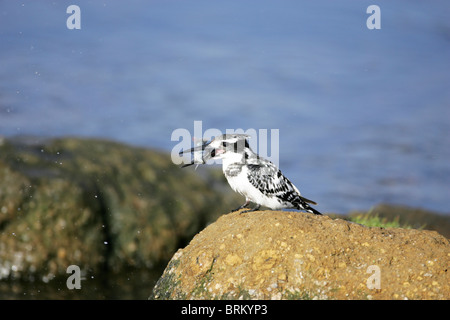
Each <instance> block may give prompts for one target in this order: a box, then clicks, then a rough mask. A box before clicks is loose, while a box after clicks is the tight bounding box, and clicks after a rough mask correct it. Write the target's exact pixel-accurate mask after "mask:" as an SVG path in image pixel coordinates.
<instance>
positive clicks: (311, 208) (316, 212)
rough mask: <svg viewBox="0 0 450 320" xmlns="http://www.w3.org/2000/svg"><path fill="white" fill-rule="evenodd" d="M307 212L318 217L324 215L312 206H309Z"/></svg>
mask: <svg viewBox="0 0 450 320" xmlns="http://www.w3.org/2000/svg"><path fill="white" fill-rule="evenodd" d="M305 210H306V211H308V212H310V213H314V214H317V215H322V214H321V213H320V212H319V211H317V210H316V209H314V208H313V207H310V206H307V207H306V208H305Z"/></svg>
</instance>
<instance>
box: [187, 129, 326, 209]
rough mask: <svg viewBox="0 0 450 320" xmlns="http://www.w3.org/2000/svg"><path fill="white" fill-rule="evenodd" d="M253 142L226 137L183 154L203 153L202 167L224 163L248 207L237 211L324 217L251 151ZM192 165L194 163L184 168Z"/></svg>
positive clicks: (246, 139) (234, 135)
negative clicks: (212, 162) (291, 212)
mask: <svg viewBox="0 0 450 320" xmlns="http://www.w3.org/2000/svg"><path fill="white" fill-rule="evenodd" d="M249 138H250V136H248V135H245V134H223V135H220V136H217V137H215V138H214V139H212V140H211V141H210V142H207V143H205V144H203V145H202V146H198V147H195V148H192V149H189V150H185V151H182V152H180V154H183V153H186V152H194V154H195V153H198V152H203V156H202V159H201V161H200V163H206V161H208V160H209V159H217V158H219V159H222V169H223V173H224V175H225V177H226V179H227V181H228V183H229V184H230V186H231V188H232V189H233V190H234V191H236V192H238V193H240V194H241V195H243V196H244V197H245V203H244V204H243V205H242V206H240V207H239V208H237V209H236V210H240V209H243V208H246V207H247V206H248V205H249V203H250V202H253V203H255V204H256V207H254V208H252V209H250V210H246V211H243V212H249V211H255V210H259V208H260V207H261V206H265V207H268V208H270V209H274V210H277V209H298V210H305V211H307V212H311V213H314V214H321V213H320V212H319V211H317V210H316V209H314V208H312V207H311V206H310V205H311V204H313V205H316V204H317V203H315V202H314V201H312V200H309V199H307V198H304V197H302V196H301V194H300V191H299V190H298V189H297V188H296V187H295V186H294V184H293V183H292V182H291V181H290V180H289V179H288V178H286V177H285V176H284V175H283V174H282V173H281V171H280V169H278V168H277V167H276V166H275V164H273V163H272V162H271V161H269V160H266V159H264V158H262V157H260V156H259V155H257V154H256V153H254V152H253V151H252V150H251V149H250V146H249V143H248V139H249ZM197 159H198V157H197ZM197 163H198V162H197ZM191 164H194V161H192V162H191V163H189V164H186V165H184V166H183V167H186V166H189V165H191ZM236 210H233V211H236ZM243 212H241V213H243Z"/></svg>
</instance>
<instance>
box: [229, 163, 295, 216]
mask: <svg viewBox="0 0 450 320" xmlns="http://www.w3.org/2000/svg"><path fill="white" fill-rule="evenodd" d="M223 164H224V166H223V168H224V171H225V168H226V162H224V163H223ZM247 173H248V169H247V167H246V166H243V167H242V170H241V172H240V173H239V174H237V175H235V176H227V175H225V177H226V178H227V180H228V183H229V184H230V186H231V188H232V189H233V190H234V191H236V192H238V193H240V194H242V195H243V196H244V197H245V198H246V199H247V200H250V201H251V202H253V203H256V204H260V205H262V206H265V207H268V208H271V209H275V210H276V209H282V208H288V207H289V205H290V204H287V203H280V201H279V200H278V199H277V198H276V197H271V196H267V195H265V194H263V193H262V192H261V191H260V190H259V189H257V188H256V187H254V186H253V185H252V184H251V183H250V182H249V180H248V178H247ZM292 208H293V207H292Z"/></svg>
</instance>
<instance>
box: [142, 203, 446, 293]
mask: <svg viewBox="0 0 450 320" xmlns="http://www.w3.org/2000/svg"><path fill="white" fill-rule="evenodd" d="M449 265H450V247H449V241H448V240H447V239H446V238H445V237H443V236H441V235H440V234H438V233H437V232H435V231H420V230H414V229H397V228H395V229H394V228H392V229H383V228H369V227H365V226H362V225H359V224H355V223H351V222H348V221H344V220H341V219H331V218H330V217H327V216H315V215H312V214H309V213H302V212H285V211H261V212H251V213H244V214H239V213H237V212H235V213H230V214H227V215H224V216H222V217H220V218H219V219H218V220H217V221H216V222H215V223H213V224H211V225H209V226H208V227H207V228H205V229H204V230H203V231H201V232H200V233H199V234H197V235H196V236H195V237H194V238H193V239H192V241H191V242H190V244H189V245H188V246H187V247H185V248H184V249H180V250H178V251H177V252H176V253H175V255H174V256H173V257H172V259H171V261H170V262H169V264H168V266H167V267H166V269H165V271H164V273H163V275H162V276H161V278H160V279H159V281H158V282H157V284H156V285H155V287H154V289H153V292H152V294H151V296H150V298H151V299H449V298H450V281H449V280H450V277H449V271H448V267H449Z"/></svg>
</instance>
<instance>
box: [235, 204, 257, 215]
mask: <svg viewBox="0 0 450 320" xmlns="http://www.w3.org/2000/svg"><path fill="white" fill-rule="evenodd" d="M259 208H261V205H259V204H258V205H257V206H256V207H254V208H251V209H248V210H244V211H241V212H239V214H243V213H247V212H253V211H258V210H259Z"/></svg>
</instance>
